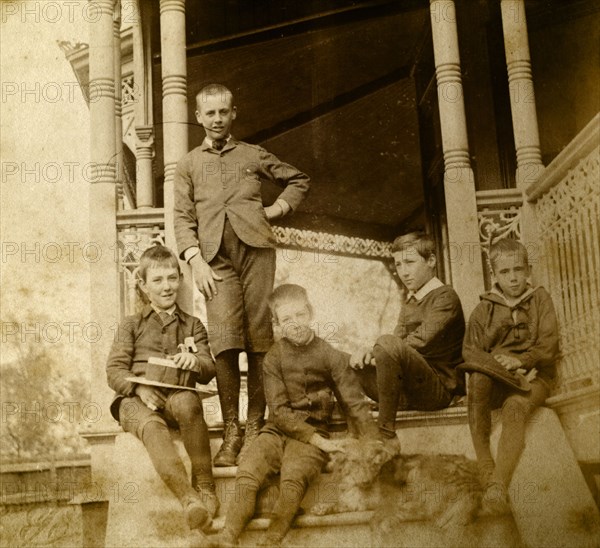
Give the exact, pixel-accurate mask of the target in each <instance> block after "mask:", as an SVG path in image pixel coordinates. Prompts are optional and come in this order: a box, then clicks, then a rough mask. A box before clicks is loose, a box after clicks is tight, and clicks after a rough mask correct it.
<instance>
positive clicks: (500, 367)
mask: <svg viewBox="0 0 600 548" xmlns="http://www.w3.org/2000/svg"><path fill="white" fill-rule="evenodd" d="M489 260H490V265H491V268H492V275H493V278H494V279H495V284H494V287H493V288H492V290H491V291H488V292H487V293H484V294H483V295H482V296H481V302H480V303H479V304H478V305H477V307H476V308H475V310H473V313H472V314H471V318H470V320H469V325H468V328H467V334H466V337H465V341H464V346H463V357H464V360H465V364H464V365H463V366H461V368H464V369H465V370H466V371H469V372H470V377H469V386H468V387H469V391H468V394H469V396H468V405H469V427H470V429H471V437H472V439H473V445H474V448H475V453H476V455H477V460H478V464H479V469H480V476H481V477H480V479H481V482H482V485H483V486H484V487H485V488H486V492H485V495H484V504H487V505H488V506H489V508H490V509H491V510H492V511H497V512H505V511H506V510H508V500H507V489H508V486H509V484H510V480H511V478H512V475H513V472H514V470H515V468H516V466H517V463H518V462H519V457H520V455H521V452H522V451H523V448H524V446H525V425H526V422H527V419H528V417H529V416H530V415H531V413H532V412H533V411H534V410H535V409H536V408H537V407H539V406H540V405H542V404H543V403H544V401H545V400H546V398H547V397H548V394H549V393H550V390H551V388H552V386H553V383H554V380H555V376H556V368H555V363H556V360H557V358H558V327H557V321H556V314H555V312H554V306H553V304H552V300H551V298H550V295H548V293H547V291H546V290H545V289H544V288H542V287H535V288H534V287H532V286H531V285H529V283H528V277H529V264H528V257H527V250H526V249H525V247H524V246H523V245H522V244H521V243H519V242H518V241H516V240H508V239H506V240H500V241H498V242H497V243H495V244H493V245H492V246H491V247H490V249H489ZM524 375H526V376H524ZM499 407H502V434H501V436H500V441H499V443H498V452H497V455H496V462H495V463H494V460H493V458H492V454H491V451H490V431H491V411H492V409H497V408H499Z"/></svg>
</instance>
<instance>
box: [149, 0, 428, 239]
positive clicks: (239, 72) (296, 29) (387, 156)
mask: <svg viewBox="0 0 600 548" xmlns="http://www.w3.org/2000/svg"><path fill="white" fill-rule="evenodd" d="M217 4H218V5H217ZM223 4H225V5H226V6H225V7H223ZM250 4H253V5H254V3H250ZM256 4H257V5H258V4H260V5H261V6H262V8H261V9H262V10H263V11H261V9H258V8H256V6H255V10H254V12H253V13H250V8H249V7H248V3H246V2H226V3H222V2H218V3H216V2H207V1H201V0H192V1H188V3H187V6H188V7H187V14H188V16H187V19H188V21H187V24H188V42H189V41H190V40H193V42H192V43H189V45H188V90H189V92H188V106H189V119H190V120H194V110H195V105H194V95H195V93H196V92H197V91H198V90H199V89H200V88H201V87H202V86H203V85H205V84H207V83H210V82H221V83H223V84H225V85H227V86H228V87H229V88H230V89H232V91H233V92H234V95H235V100H236V104H237V107H238V118H237V120H236V123H235V127H234V134H235V136H236V137H238V138H240V139H244V140H248V141H249V142H254V143H259V144H262V145H264V146H265V147H266V148H267V149H268V150H270V151H271V152H273V153H274V154H276V155H278V156H279V157H280V158H282V159H284V160H285V161H288V162H290V163H292V164H294V165H296V166H297V167H299V168H300V169H303V170H304V171H306V172H307V173H309V175H310V176H311V177H312V179H313V190H312V192H311V195H310V197H309V199H308V200H307V201H306V202H305V203H304V204H303V205H302V208H301V211H302V213H301V214H300V215H299V216H297V219H296V222H294V221H293V220H292V223H294V224H297V223H298V221H299V220H300V219H302V222H301V224H302V225H305V226H306V225H311V224H313V225H314V224H315V223H314V222H311V221H310V219H311V218H312V219H313V221H314V220H315V219H317V218H321V217H322V216H326V217H328V218H329V219H331V218H335V219H338V220H339V223H340V226H345V227H348V226H350V225H351V224H356V226H357V227H358V226H359V225H363V226H364V230H360V229H359V230H358V231H354V230H350V232H355V233H356V234H363V235H367V233H368V235H369V236H372V237H376V236H377V235H378V234H379V235H380V236H381V237H386V238H389V237H391V236H393V234H394V232H395V230H396V229H397V228H398V226H399V225H401V224H402V223H403V222H404V221H406V220H407V219H408V218H409V217H413V216H414V214H415V212H416V211H417V212H418V211H419V210H420V209H421V208H422V205H423V189H422V174H421V164H420V149H419V141H418V138H419V137H418V136H419V130H418V119H417V110H416V102H415V89H414V82H413V80H412V78H411V76H410V70H411V68H412V66H413V64H414V59H415V55H416V53H417V51H418V49H419V47H420V45H421V42H422V39H423V34H424V31H425V30H426V29H428V24H429V13H428V10H427V3H426V2H363V3H360V2H353V3H349V2H339V1H338V2H331V1H330V2H307V3H302V2H300V3H298V2H267V1H264V2H257V3H256ZM298 4H301V5H304V8H302V9H300V8H299V7H298ZM350 4H352V5H353V7H352V9H351V10H350V11H342V12H338V13H333V14H332V13H330V12H329V11H327V12H326V10H333V9H336V8H338V9H342V8H348V7H350ZM317 5H318V6H319V13H317V10H316V9H315V7H316V6H317ZM423 5H424V6H423ZM246 8H247V9H246ZM195 10H196V11H195ZM244 10H245V11H244ZM269 10H270V11H269ZM286 10H287V11H286ZM311 10H312V11H311ZM219 13H220V16H219ZM240 14H241V15H240ZM242 15H243V17H242ZM284 15H285V17H288V18H291V19H295V20H297V19H299V18H305V19H306V21H304V22H296V23H291V24H289V25H288V23H287V22H286V21H287V19H285V17H284ZM261 18H262V19H261ZM211 21H218V23H219V25H221V26H220V27H219V26H218V25H217V26H213V25H211V24H210V22H211ZM273 26H275V27H276V31H275V33H274V34H273V31H272V27H273ZM270 29H271V30H270ZM202 32H206V34H205V35H204V36H206V38H205V40H204V41H203V42H200V41H199V40H198V37H199V36H200V35H202V34H201V33H202ZM155 51H156V50H155ZM154 82H155V85H154V92H155V100H154V105H155V110H156V112H155V122H156V125H157V128H160V127H161V124H160V122H161V112H160V110H161V109H160V105H161V99H160V89H161V86H160V85H159V84H158V83H159V82H160V58H159V57H158V56H157V57H156V58H155V66H154ZM161 137H162V136H161V135H160V131H159V135H157V153H158V154H157V156H158V157H157V160H158V162H159V165H160V164H162V143H161V142H160V141H161ZM203 137H204V131H203V130H202V129H201V128H200V127H199V126H197V125H195V124H192V125H191V126H190V148H191V147H194V146H197V145H199V144H200V143H201V141H202V139H203ZM275 194H276V193H275V192H274V190H273V189H269V188H267V189H265V201H267V202H268V201H270V200H272V199H273V198H274V196H275ZM377 227H378V228H377ZM332 228H333V227H332ZM344 232H348V230H344Z"/></svg>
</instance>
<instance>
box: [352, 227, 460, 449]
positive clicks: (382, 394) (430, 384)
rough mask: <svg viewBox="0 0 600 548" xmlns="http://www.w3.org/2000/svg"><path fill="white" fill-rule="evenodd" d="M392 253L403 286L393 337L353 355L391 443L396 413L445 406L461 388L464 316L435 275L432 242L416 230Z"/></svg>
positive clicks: (399, 241) (396, 244)
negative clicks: (403, 300)
mask: <svg viewBox="0 0 600 548" xmlns="http://www.w3.org/2000/svg"><path fill="white" fill-rule="evenodd" d="M392 254H393V257H394V262H395V265H396V270H397V272H398V275H399V276H400V280H401V281H402V283H403V284H404V286H405V287H406V289H407V290H408V293H407V295H406V298H405V302H404V303H403V305H402V309H401V311H400V317H399V319H398V324H397V326H396V329H395V330H394V333H393V335H382V336H381V337H379V339H377V342H376V343H375V345H374V346H373V348H372V349H368V350H363V351H359V352H357V353H355V354H353V356H352V358H351V360H350V365H351V366H352V367H353V368H354V369H355V371H356V373H357V374H358V376H359V379H360V382H361V384H362V386H363V389H364V390H365V392H366V393H367V395H368V396H369V397H370V398H372V399H374V400H375V401H378V402H379V418H378V424H379V431H380V437H381V438H382V439H384V440H387V439H390V440H393V441H394V443H397V437H396V424H395V423H396V412H397V411H401V410H406V409H420V410H423V411H433V410H437V409H443V408H444V407H447V406H448V405H449V403H450V402H451V400H452V398H453V397H454V395H455V394H456V393H459V392H460V391H461V389H462V382H461V377H459V376H458V375H457V372H456V371H455V368H456V366H457V365H458V364H460V363H461V362H462V357H461V349H462V341H463V336H464V332H465V320H464V316H463V311H462V308H461V304H460V300H459V298H458V295H457V294H456V292H455V291H454V289H452V288H451V287H450V286H449V285H445V284H443V283H442V282H441V281H440V280H439V279H438V278H437V277H436V276H435V267H436V256H435V245H434V242H433V240H432V239H431V238H430V237H429V236H427V235H425V234H421V233H410V234H406V235H404V236H399V237H398V238H396V239H395V240H394V242H393V244H392Z"/></svg>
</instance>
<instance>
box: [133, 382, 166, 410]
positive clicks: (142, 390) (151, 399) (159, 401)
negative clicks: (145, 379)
mask: <svg viewBox="0 0 600 548" xmlns="http://www.w3.org/2000/svg"><path fill="white" fill-rule="evenodd" d="M135 393H136V395H137V396H139V398H140V400H142V401H143V402H144V404H145V405H146V407H148V408H149V409H152V410H153V411H156V410H157V409H162V408H163V407H164V406H165V402H166V401H167V398H166V397H165V395H164V394H163V393H162V392H161V391H160V390H158V389H157V388H154V387H153V386H146V385H145V384H138V385H137V386H136V387H135Z"/></svg>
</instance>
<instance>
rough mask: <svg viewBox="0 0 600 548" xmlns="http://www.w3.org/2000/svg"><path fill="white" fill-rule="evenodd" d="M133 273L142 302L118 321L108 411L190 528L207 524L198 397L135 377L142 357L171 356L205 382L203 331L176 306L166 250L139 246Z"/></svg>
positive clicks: (209, 506) (213, 503)
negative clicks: (176, 434) (175, 432)
mask: <svg viewBox="0 0 600 548" xmlns="http://www.w3.org/2000/svg"><path fill="white" fill-rule="evenodd" d="M138 276H139V278H138V281H139V287H140V288H141V290H142V291H143V292H144V293H145V295H146V296H147V298H148V300H149V304H147V305H146V306H145V307H144V309H143V310H142V312H141V313H138V314H135V315H133V316H128V317H127V318H125V320H124V321H123V322H122V323H121V324H120V325H119V330H118V333H117V337H116V339H115V341H114V343H113V346H112V349H111V352H110V355H109V357H108V362H107V365H106V374H107V377H108V384H109V386H110V387H111V388H112V389H113V390H114V391H115V392H116V396H115V399H114V400H113V402H112V404H111V409H110V410H111V414H112V415H113V417H114V418H115V419H116V420H117V421H119V423H120V424H121V426H122V427H123V430H124V431H125V432H130V433H132V434H133V435H134V436H136V437H137V438H139V439H140V440H141V441H142V443H143V444H144V446H145V447H146V449H147V451H148V454H149V456H150V459H151V461H152V464H153V465H154V468H155V469H156V471H157V472H158V475H159V476H160V478H161V479H162V480H163V481H164V483H165V484H166V485H167V487H168V488H169V489H170V490H171V491H172V492H173V494H174V495H175V496H176V497H177V498H178V499H179V501H180V502H181V504H182V506H183V510H184V512H185V517H186V520H187V523H188V525H189V527H190V529H206V527H208V526H209V525H210V523H211V521H212V518H213V517H214V515H215V514H216V512H217V510H218V506H219V501H218V499H217V497H216V495H215V484H214V480H213V476H212V467H211V455H210V445H209V437H208V428H207V426H206V423H205V422H204V416H203V410H202V402H201V400H200V398H199V396H198V394H197V393H196V392H195V391H194V390H185V389H177V388H164V387H159V386H151V385H145V384H140V383H139V382H136V377H139V378H140V379H143V377H144V374H145V373H146V368H147V367H148V359H149V358H152V357H155V358H156V357H158V358H165V357H167V356H170V355H172V356H174V358H173V359H174V362H175V364H176V365H177V366H179V367H180V368H182V369H187V370H192V371H195V372H196V373H198V374H199V377H200V380H201V382H204V383H206V382H208V381H209V380H210V379H212V378H213V377H214V374H215V373H214V364H213V360H212V357H211V355H210V352H209V349H208V339H207V336H206V330H205V329H204V326H203V325H202V322H201V321H200V320H199V319H198V318H194V317H193V316H190V315H188V314H186V313H185V312H183V311H182V310H181V309H180V308H179V307H178V306H177V304H176V303H175V301H176V299H177V291H178V289H179V284H180V280H181V273H180V270H179V263H178V261H177V257H175V255H174V254H173V253H172V252H171V251H170V250H169V249H167V248H166V247H164V246H162V245H156V246H153V247H150V248H148V249H147V250H146V251H144V253H143V254H142V256H141V258H140V266H139V269H138ZM191 340H193V341H194V344H193V345H191V346H193V347H195V348H196V350H197V351H195V352H193V351H183V352H181V351H180V348H179V347H180V345H181V344H182V343H184V342H186V341H191ZM132 378H133V380H132ZM169 426H172V427H176V428H179V431H180V433H181V438H182V440H183V444H184V446H185V449H186V451H187V453H188V455H189V457H190V461H191V463H192V481H191V484H190V481H189V480H188V476H187V472H186V469H185V466H184V464H183V462H182V461H181V459H180V457H179V455H178V453H177V449H176V448H175V446H174V444H173V441H172V439H171V434H170V432H169Z"/></svg>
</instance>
